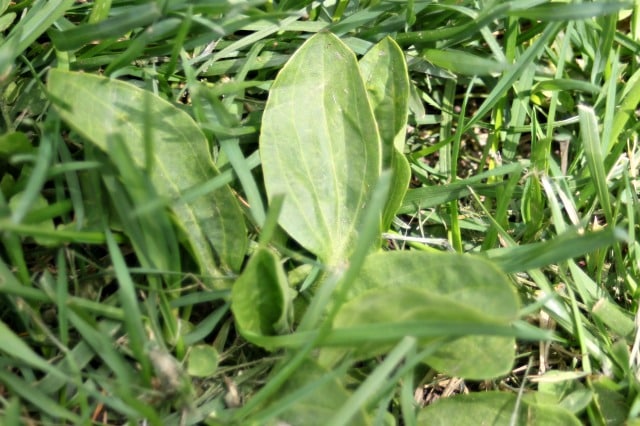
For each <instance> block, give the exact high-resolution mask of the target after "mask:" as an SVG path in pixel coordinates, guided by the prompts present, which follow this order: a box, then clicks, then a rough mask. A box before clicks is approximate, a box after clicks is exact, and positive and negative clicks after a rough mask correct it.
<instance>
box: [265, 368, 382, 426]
mask: <svg viewBox="0 0 640 426" xmlns="http://www.w3.org/2000/svg"><path fill="white" fill-rule="evenodd" d="M335 373H336V371H335V370H334V371H329V370H327V369H324V368H323V367H321V366H319V365H318V364H317V363H316V362H314V361H312V360H306V361H304V363H303V364H302V365H301V366H300V367H299V368H298V369H296V372H295V373H294V374H293V376H291V378H289V380H287V382H286V384H285V385H284V387H283V388H282V389H280V391H279V392H278V393H277V394H275V398H274V401H273V402H272V405H271V406H270V408H271V407H274V406H277V404H279V403H280V402H282V401H287V400H290V399H294V401H295V402H294V403H293V404H292V405H291V406H289V407H287V408H286V409H285V410H284V411H283V412H282V413H281V414H279V415H278V417H277V419H278V421H277V422H274V423H270V424H274V425H276V424H278V425H281V424H292V425H293V424H299V425H319V426H323V425H326V424H327V419H330V418H331V416H333V414H334V413H335V412H336V411H337V410H338V409H339V408H340V407H341V406H342V404H344V402H345V401H347V400H348V399H349V397H350V396H351V392H349V391H348V390H347V389H345V386H344V384H343V383H342V381H341V377H336V375H335ZM357 411H358V413H357V414H356V415H355V416H354V417H353V418H352V419H351V423H350V424H353V425H368V424H370V423H371V422H370V420H369V419H368V418H367V415H366V413H365V412H364V410H362V408H360V409H358V410H357Z"/></svg>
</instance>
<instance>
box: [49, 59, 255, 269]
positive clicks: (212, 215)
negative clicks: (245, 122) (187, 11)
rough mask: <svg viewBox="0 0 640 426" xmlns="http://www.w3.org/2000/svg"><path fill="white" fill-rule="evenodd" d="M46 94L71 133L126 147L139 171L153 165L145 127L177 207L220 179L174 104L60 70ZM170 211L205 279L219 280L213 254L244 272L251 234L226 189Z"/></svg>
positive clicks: (162, 186)
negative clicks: (191, 190) (192, 192)
mask: <svg viewBox="0 0 640 426" xmlns="http://www.w3.org/2000/svg"><path fill="white" fill-rule="evenodd" d="M48 89H49V93H50V95H51V96H52V98H53V99H54V101H55V102H54V105H56V108H57V110H58V112H59V114H60V116H61V117H62V118H63V119H64V120H65V122H66V123H67V124H68V125H69V126H70V127H72V128H73V129H74V130H75V131H77V132H78V133H80V134H81V135H82V136H83V137H84V138H85V139H87V140H88V141H90V142H92V143H94V144H95V145H97V146H98V147H99V148H100V149H102V150H103V151H105V152H107V153H109V146H110V144H111V143H113V142H114V140H116V139H120V140H123V141H125V142H126V144H127V147H128V149H129V153H130V155H131V156H132V158H133V159H134V161H135V163H136V164H137V165H138V166H140V167H144V166H145V164H147V163H148V162H147V161H146V148H145V146H144V145H145V144H144V142H143V141H144V133H145V121H146V122H147V126H148V127H149V128H150V129H152V132H153V133H152V140H153V146H152V147H151V149H150V150H149V152H151V153H153V161H152V164H153V167H152V172H151V178H152V182H153V184H154V186H155V187H156V190H157V191H158V193H160V194H166V195H167V196H168V197H170V198H172V199H177V198H178V197H180V195H181V194H182V192H183V191H184V190H186V189H188V188H191V187H193V186H195V185H199V184H202V183H204V182H206V181H208V180H211V179H213V178H214V177H215V176H217V174H218V171H217V170H216V168H215V165H214V164H213V162H212V160H211V156H210V154H209V150H208V147H207V140H206V138H205V136H204V134H203V133H202V131H201V130H200V128H198V126H197V125H196V123H195V122H194V121H193V119H191V117H190V116H189V115H188V114H186V113H185V112H184V111H181V110H180V109H178V108H177V107H175V106H173V105H171V104H170V103H169V102H167V101H165V100H163V99H161V98H159V97H157V96H155V95H153V94H151V93H149V92H147V91H145V90H142V89H140V88H137V87H135V86H133V85H131V84H128V83H124V82H121V81H117V80H110V79H107V78H104V77H99V76H96V75H91V74H85V73H74V72H66V71H60V70H56V69H54V70H51V71H50V73H49V81H48ZM145 109H147V110H146V111H145ZM171 207H172V209H173V211H174V213H175V215H176V217H177V221H178V223H179V225H181V226H182V227H183V228H184V230H185V234H186V235H187V236H188V238H189V242H190V244H191V246H192V251H193V255H194V256H195V258H196V259H197V261H198V263H199V265H200V268H201V270H202V272H203V273H205V274H207V275H210V276H218V275H220V272H219V271H218V269H217V268H216V256H214V252H213V250H212V247H213V249H214V250H215V253H216V255H217V257H218V258H219V259H220V260H221V262H222V263H223V266H225V267H230V268H232V269H236V270H237V269H239V268H240V266H241V263H242V261H243V258H244V254H245V251H246V247H247V238H246V228H245V225H244V222H243V220H242V219H239V218H241V217H242V211H241V210H240V207H239V205H238V203H237V201H236V199H235V197H234V196H233V194H232V192H231V190H230V189H229V188H228V187H226V186H225V187H222V188H220V189H218V190H216V191H214V192H213V193H212V194H211V195H210V197H200V198H198V199H195V200H192V201H189V202H184V203H182V202H181V203H176V204H174V205H172V206H171Z"/></svg>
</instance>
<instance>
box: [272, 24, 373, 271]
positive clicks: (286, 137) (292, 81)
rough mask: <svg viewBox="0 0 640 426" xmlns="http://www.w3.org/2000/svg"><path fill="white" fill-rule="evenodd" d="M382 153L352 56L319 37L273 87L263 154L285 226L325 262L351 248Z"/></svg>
mask: <svg viewBox="0 0 640 426" xmlns="http://www.w3.org/2000/svg"><path fill="white" fill-rule="evenodd" d="M380 149H381V148H380V138H379V136H378V131H377V126H376V122H375V119H374V116H373V112H372V110H371V106H370V105H369V101H368V98H367V93H366V90H365V87H364V83H363V81H362V77H361V75H360V71H359V69H358V64H357V62H356V58H355V55H354V54H353V52H352V51H351V50H349V48H348V47H347V46H346V45H345V44H344V43H342V41H340V39H338V38H337V37H336V36H334V35H332V34H329V33H318V34H316V35H314V36H313V37H311V38H310V39H309V40H308V41H307V42H305V43H304V45H302V47H300V49H299V50H298V51H297V52H296V53H295V54H294V55H293V56H292V57H291V59H290V60H289V62H288V63H287V64H286V65H285V66H284V67H283V69H282V70H281V71H280V73H279V74H278V77H277V78H276V80H275V81H274V83H273V86H272V88H271V91H270V93H269V100H268V101H267V104H266V106H265V111H264V115H263V124H262V130H261V137H260V155H261V158H262V168H263V172H264V180H265V185H266V189H267V194H268V196H269V199H272V198H273V197H274V196H276V195H279V194H284V196H285V200H284V204H283V207H282V212H281V214H280V225H281V226H282V227H283V228H284V229H285V230H286V231H287V233H288V234H289V235H291V237H293V238H294V239H295V240H296V241H297V242H298V243H300V244H301V245H302V246H303V247H305V248H306V249H307V250H309V251H311V252H313V253H314V254H315V255H317V256H318V257H319V258H320V259H321V260H323V261H324V262H325V263H328V264H336V263H338V262H340V261H341V260H343V259H344V258H346V257H348V256H349V254H350V253H351V250H352V249H353V245H354V242H355V240H356V237H357V235H356V231H355V230H356V229H357V224H358V223H359V222H360V220H361V218H362V216H363V214H364V209H365V207H366V205H367V201H368V199H369V196H370V189H371V188H373V186H374V184H375V182H376V181H377V179H378V176H379V175H380V169H381V163H380Z"/></svg>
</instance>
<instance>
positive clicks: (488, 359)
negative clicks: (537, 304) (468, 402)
mask: <svg viewBox="0 0 640 426" xmlns="http://www.w3.org/2000/svg"><path fill="white" fill-rule="evenodd" d="M517 311H518V299H517V296H516V294H515V292H514V290H513V288H512V286H511V284H510V283H509V281H508V278H507V277H506V276H505V275H504V274H503V273H502V272H500V271H499V270H498V269H497V268H496V267H495V266H493V265H492V264H490V263H489V262H486V261H484V260H482V259H479V258H476V257H471V256H463V255H457V254H431V253H424V252H384V253H377V254H373V255H370V256H369V257H368V258H367V260H366V261H365V264H364V266H363V268H362V271H361V274H360V276H359V277H358V279H357V280H356V281H355V282H354V283H353V286H352V288H351V297H350V301H349V302H348V303H346V304H345V305H344V306H343V307H342V308H341V310H340V311H339V313H338V315H337V317H336V319H335V322H334V327H335V328H337V329H339V328H350V327H354V326H359V325H366V324H379V325H380V326H381V333H383V331H382V326H383V325H384V326H388V327H393V326H394V325H393V324H396V325H400V324H403V323H404V324H409V325H411V324H414V325H417V324H420V323H422V324H424V325H425V326H429V325H430V324H432V323H438V324H442V325H441V327H442V328H443V330H445V331H443V336H446V334H447V333H446V327H449V326H451V328H452V330H453V329H454V328H456V327H459V326H461V325H462V326H464V327H467V328H468V329H469V330H470V333H469V334H473V332H472V331H471V330H473V328H474V325H484V326H486V327H487V330H488V329H489V328H491V326H492V325H495V326H500V325H508V324H509V323H510V322H511V321H513V320H514V319H516V317H517ZM451 335H454V333H453V332H452V333H451ZM458 336H459V334H458ZM423 341H426V340H423ZM389 343H390V344H391V343H395V342H389ZM514 345H515V341H514V339H513V338H511V337H502V336H491V335H476V336H474V335H470V336H466V337H463V338H460V339H457V340H455V341H453V342H451V343H447V344H445V345H443V347H442V348H441V349H440V350H438V352H437V353H436V354H434V355H433V356H430V357H428V358H427V359H426V362H427V363H429V364H430V365H431V366H433V367H434V368H436V369H438V370H440V371H444V372H447V373H449V374H452V375H457V376H463V377H467V378H474V379H482V378H490V377H495V376H497V375H500V374H504V373H506V372H507V371H508V370H509V369H510V368H511V366H512V363H513V360H514V356H515V352H514V350H515V348H514ZM385 349H388V346H387V347H383V345H381V344H380V342H378V343H377V344H375V345H372V346H366V345H364V346H362V347H360V348H359V349H358V353H357V355H359V356H360V357H370V356H373V355H377V354H380V353H381V351H384V350H385ZM339 352H340V351H332V352H328V351H325V357H324V359H325V362H327V360H332V361H335V360H336V359H338V358H339ZM327 354H328V355H327Z"/></svg>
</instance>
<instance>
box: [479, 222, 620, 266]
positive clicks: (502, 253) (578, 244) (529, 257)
mask: <svg viewBox="0 0 640 426" xmlns="http://www.w3.org/2000/svg"><path fill="white" fill-rule="evenodd" d="M625 240H626V235H624V232H622V231H621V230H619V229H615V228H613V227H611V228H607V229H605V230H603V231H598V232H589V233H586V234H583V233H581V232H577V231H567V232H565V233H564V234H561V235H559V236H557V237H555V238H554V239H552V240H550V241H545V242H538V243H532V244H527V245H523V246H513V247H505V248H499V249H493V250H488V251H486V252H484V253H483V255H485V256H487V258H489V259H491V260H492V261H494V262H495V263H496V264H497V265H498V266H499V267H500V269H502V270H503V271H505V272H507V273H514V272H521V271H527V270H530V269H536V268H541V267H544V266H547V265H551V264H556V263H558V262H562V261H564V260H567V259H573V258H576V257H578V256H582V255H584V254H587V253H591V252H593V251H595V250H597V249H599V248H601V247H606V246H609V245H611V244H614V243H616V242H618V241H625Z"/></svg>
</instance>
